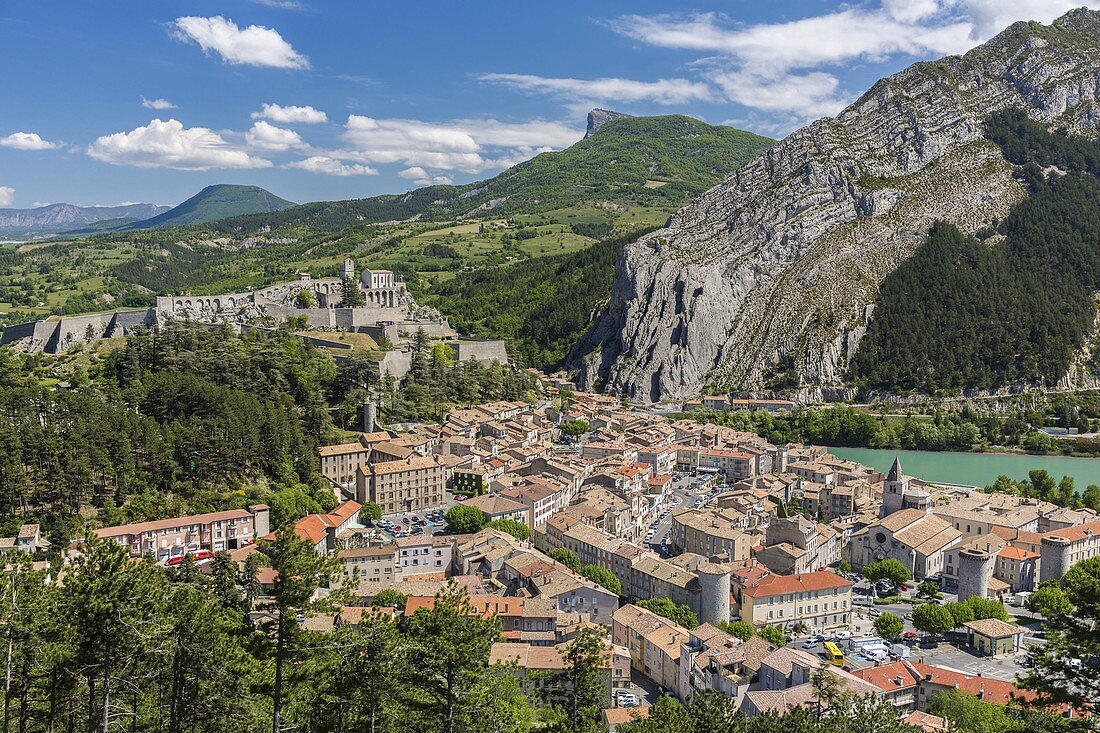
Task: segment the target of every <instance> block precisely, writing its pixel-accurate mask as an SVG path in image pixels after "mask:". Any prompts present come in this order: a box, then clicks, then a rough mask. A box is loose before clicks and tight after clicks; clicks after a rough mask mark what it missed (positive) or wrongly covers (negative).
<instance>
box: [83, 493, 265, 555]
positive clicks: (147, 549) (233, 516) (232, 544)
mask: <svg viewBox="0 0 1100 733" xmlns="http://www.w3.org/2000/svg"><path fill="white" fill-rule="evenodd" d="M269 521H270V520H269V509H268V507H267V505H266V504H255V505H253V506H250V507H248V509H229V510H227V511H224V512H211V513H209V514H193V515H191V516H187V517H175V518H173V519H158V520H156V521H152V522H137V523H135V524H124V525H120V526H117V527H104V528H102V529H97V530H95V533H96V536H98V537H101V538H105V539H112V540H114V541H115V542H117V543H118V544H120V545H123V546H124V547H127V548H128V549H129V550H130V555H131V556H134V557H138V556H142V555H149V556H151V557H153V558H154V559H156V560H157V561H158V562H159V561H163V560H169V559H171V558H174V557H182V556H183V555H185V554H194V553H196V552H200V551H202V550H206V551H208V552H221V551H222V550H236V549H239V548H241V547H243V546H245V545H248V544H251V543H252V542H254V541H255V539H256V538H257V537H263V536H264V535H266V534H267V533H268V530H269V526H268V525H269Z"/></svg>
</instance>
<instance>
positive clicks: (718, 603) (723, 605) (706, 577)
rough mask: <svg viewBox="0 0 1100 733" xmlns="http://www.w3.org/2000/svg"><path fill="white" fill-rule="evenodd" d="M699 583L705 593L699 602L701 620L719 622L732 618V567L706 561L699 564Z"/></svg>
mask: <svg viewBox="0 0 1100 733" xmlns="http://www.w3.org/2000/svg"><path fill="white" fill-rule="evenodd" d="M696 572H698V573H699V584H700V585H701V586H702V589H703V594H702V598H701V599H700V601H701V602H700V604H699V621H700V622H701V623H704V624H706V623H711V624H713V623H717V622H718V621H729V620H730V569H729V567H728V566H726V565H719V564H717V563H712V562H705V563H702V564H701V565H699V568H698V570H697V571H696Z"/></svg>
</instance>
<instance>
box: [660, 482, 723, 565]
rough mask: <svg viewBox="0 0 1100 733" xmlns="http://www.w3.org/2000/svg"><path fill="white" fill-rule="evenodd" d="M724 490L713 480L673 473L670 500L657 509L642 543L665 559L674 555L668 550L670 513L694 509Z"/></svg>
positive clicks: (669, 544) (669, 542)
mask: <svg viewBox="0 0 1100 733" xmlns="http://www.w3.org/2000/svg"><path fill="white" fill-rule="evenodd" d="M719 481H720V479H719ZM725 488H726V487H725V485H724V484H721V483H715V482H714V480H713V477H708V476H702V477H700V476H696V475H695V474H693V473H683V472H681V473H676V474H674V476H673V480H672V489H671V492H672V497H671V499H670V500H669V501H667V502H666V503H665V505H664V506H662V507H661V510H660V514H658V516H657V517H656V518H655V519H654V520H653V521H651V522H650V523H649V524H648V525H647V527H646V533H645V537H644V539H643V542H644V543H645V544H646V546H648V547H649V548H650V549H652V550H655V551H657V552H659V553H661V555H663V556H665V557H668V556H670V555H673V554H675V551H674V550H673V549H672V547H671V544H672V512H673V511H674V510H676V509H679V508H680V507H682V506H689V507H693V508H696V509H698V508H699V507H701V506H704V505H705V504H706V503H707V502H709V501H710V500H711V499H713V498H714V497H715V496H716V495H718V494H719V493H720V492H721V491H724V490H725Z"/></svg>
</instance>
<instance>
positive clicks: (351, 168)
mask: <svg viewBox="0 0 1100 733" xmlns="http://www.w3.org/2000/svg"><path fill="white" fill-rule="evenodd" d="M287 168H300V169H302V170H304V171H309V172H310V173H322V174H324V175H327V176H374V175H378V171H377V170H375V169H374V168H371V167H370V166H369V165H360V164H348V163H342V162H340V161H339V160H337V159H336V158H332V157H329V156H327V155H314V156H311V157H309V158H306V159H305V160H296V161H294V162H293V163H287Z"/></svg>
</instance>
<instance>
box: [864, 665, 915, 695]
mask: <svg viewBox="0 0 1100 733" xmlns="http://www.w3.org/2000/svg"><path fill="white" fill-rule="evenodd" d="M852 674H854V675H855V676H856V677H859V678H860V679H861V680H864V681H866V682H870V683H871V684H872V685H874V686H875V687H877V688H879V689H880V690H885V691H886V692H890V691H891V690H902V689H905V688H906V687H916V686H917V683H918V682H920V674H919V673H918V672H917V671H916V670H915V669H913V667H912V665H910V664H907V663H906V662H893V663H892V664H884V665H882V666H880V667H867V668H866V669H860V670H855V671H853V672H852Z"/></svg>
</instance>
